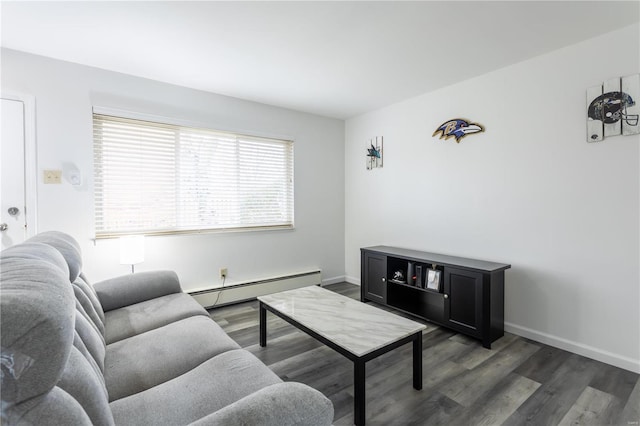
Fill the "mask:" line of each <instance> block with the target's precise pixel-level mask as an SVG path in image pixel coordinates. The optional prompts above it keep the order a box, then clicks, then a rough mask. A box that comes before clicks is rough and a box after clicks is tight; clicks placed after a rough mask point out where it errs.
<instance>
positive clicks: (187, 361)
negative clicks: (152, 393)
mask: <svg viewBox="0 0 640 426" xmlns="http://www.w3.org/2000/svg"><path fill="white" fill-rule="evenodd" d="M234 349H240V346H239V345H238V344H237V343H236V342H234V341H233V339H231V338H230V337H229V336H227V334H226V333H225V332H224V331H223V330H222V328H221V327H220V326H219V325H218V324H216V323H215V322H213V321H211V319H210V318H207V317H204V316H201V315H198V316H195V317H190V318H186V319H183V320H180V321H177V322H174V323H171V324H168V325H166V326H164V327H160V328H156V329H154V330H151V331H148V332H146V333H142V334H138V335H136V336H132V337H130V338H128V339H123V340H120V341H118V342H115V343H112V344H110V345H108V346H107V354H106V357H105V381H106V384H107V390H108V392H109V400H110V401H114V400H116V399H120V398H124V397H126V396H129V395H133V394H134V393H138V392H142V391H144V390H147V389H149V388H151V387H153V386H156V385H159V384H160V383H164V382H166V381H168V380H171V379H173V378H175V377H178V376H180V375H182V374H184V373H186V372H188V371H189V370H191V369H193V368H195V367H197V366H198V365H200V364H202V363H203V362H205V361H206V360H208V359H209V358H212V357H214V356H216V355H219V354H221V353H223V352H226V351H229V350H234Z"/></svg>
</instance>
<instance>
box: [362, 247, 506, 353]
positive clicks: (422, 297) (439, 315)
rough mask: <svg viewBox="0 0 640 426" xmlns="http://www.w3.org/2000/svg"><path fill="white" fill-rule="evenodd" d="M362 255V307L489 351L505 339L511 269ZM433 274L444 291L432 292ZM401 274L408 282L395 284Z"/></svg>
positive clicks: (406, 253) (390, 251) (433, 256)
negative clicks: (398, 315)
mask: <svg viewBox="0 0 640 426" xmlns="http://www.w3.org/2000/svg"><path fill="white" fill-rule="evenodd" d="M360 252H361V260H362V262H361V287H360V300H361V301H362V302H366V301H371V302H376V303H380V304H383V305H386V306H389V307H392V308H394V309H398V310H400V311H403V312H406V313H409V314H411V315H415V316H417V317H420V318H422V319H425V320H428V321H431V322H434V323H436V324H439V325H442V326H444V327H448V328H451V329H453V330H455V331H457V332H460V333H463V334H466V335H469V336H472V337H475V338H477V339H479V340H481V341H482V345H483V346H484V347H486V348H489V349H491V343H492V342H494V341H495V340H496V339H498V338H500V337H502V336H503V335H504V271H505V270H506V269H509V268H510V267H511V265H507V264H503V263H495V262H486V261H482V260H476V259H468V258H463V257H456V256H448V255H442V254H437V253H427V252H422V251H417V250H408V249H402V248H398V247H388V246H375V247H366V248H362V249H360ZM434 269H435V270H436V271H439V275H440V285H439V288H437V289H428V288H426V287H427V286H426V276H427V274H428V271H429V270H434ZM397 273H401V274H402V275H403V276H404V277H405V279H406V280H407V281H405V282H401V281H400V280H397V279H394V276H397ZM414 277H416V278H415V280H414ZM416 281H417V282H416Z"/></svg>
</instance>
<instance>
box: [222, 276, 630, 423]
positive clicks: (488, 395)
mask: <svg viewBox="0 0 640 426" xmlns="http://www.w3.org/2000/svg"><path fill="white" fill-rule="evenodd" d="M325 288H327V289H329V290H333V291H335V292H337V293H341V294H344V295H346V296H349V297H352V298H354V299H358V298H359V294H360V287H358V286H355V285H353V284H348V283H339V284H332V285H329V286H326V287H325ZM376 306H378V307H380V306H379V305H376ZM210 313H211V316H212V318H213V319H214V320H215V321H216V322H218V324H220V325H221V326H222V327H223V328H224V329H225V331H226V332H227V333H228V334H229V335H230V336H231V337H232V338H233V339H234V340H235V341H236V342H238V344H240V346H242V347H243V348H245V349H247V350H249V351H250V352H252V353H253V354H254V355H256V356H257V357H258V358H259V359H261V360H262V361H263V362H264V363H265V364H267V365H268V366H269V367H270V368H271V369H272V370H273V371H274V372H275V373H276V374H277V375H278V376H280V377H281V378H282V379H283V380H285V381H297V382H302V383H306V384H307V385H309V386H311V387H313V388H315V389H318V390H319V391H321V392H322V393H323V394H325V395H326V396H327V397H328V398H329V399H331V401H332V402H333V405H334V408H335V418H334V424H335V425H352V424H353V364H352V362H351V361H349V360H347V359H346V358H344V357H343V356H342V355H340V354H338V353H337V352H335V351H333V350H332V349H330V348H328V347H326V346H324V345H323V344H321V343H320V342H318V341H316V340H315V339H313V338H312V337H309V336H308V335H306V334H305V333H303V332H301V331H300V330H298V329H296V328H295V327H293V326H291V325H289V324H288V323H286V322H285V321H283V320H281V319H280V318H278V317H276V316H275V315H273V314H271V313H267V321H268V325H267V333H268V334H267V346H266V347H265V348H261V347H260V345H259V344H258V338H259V330H258V319H259V318H258V302H257V301H250V302H244V303H239V304H236V305H229V306H222V307H218V308H215V309H212V310H210ZM412 319H414V320H415V318H412ZM424 324H426V325H427V330H426V331H425V332H424V333H423V385H424V386H423V389H422V390H421V391H417V390H415V389H413V387H412V382H411V377H412V376H411V374H412V369H411V359H412V356H411V354H412V353H411V348H412V345H411V344H407V345H405V346H403V347H401V348H398V349H396V350H394V351H391V352H389V353H387V354H385V355H382V356H380V357H379V358H377V359H374V360H372V361H369V362H368V363H367V379H366V398H367V413H366V421H367V424H368V425H510V426H511V425H536V426H537V425H621V426H629V425H638V424H639V422H640V380H639V376H638V374H635V373H632V372H630V371H627V370H623V369H620V368H616V367H613V366H610V365H608V364H604V363H601V362H598V361H594V360H592V359H589V358H585V357H582V356H579V355H576V354H573V353H571V352H567V351H563V350H561V349H557V348H553V347H551V346H547V345H544V344H542V343H538V342H534V341H532V340H528V339H525V338H522V337H519V336H516V335H513V334H509V333H507V334H505V336H504V337H502V338H501V339H499V340H497V341H496V342H494V343H493V345H492V349H491V350H488V349H485V348H483V347H482V345H481V344H480V343H479V342H478V341H476V340H474V339H470V338H467V337H465V336H462V335H459V334H457V333H455V332H453V331H450V330H447V329H445V328H441V327H438V326H436V325H434V324H431V323H429V322H424Z"/></svg>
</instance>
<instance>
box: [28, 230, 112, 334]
mask: <svg viewBox="0 0 640 426" xmlns="http://www.w3.org/2000/svg"><path fill="white" fill-rule="evenodd" d="M27 242H36V243H42V244H47V245H49V246H51V247H53V248H55V249H56V250H58V251H59V252H60V254H61V255H62V257H63V258H64V260H65V261H66V263H67V266H68V268H69V282H71V283H72V284H73V286H74V291H75V293H76V299H78V301H79V302H80V304H81V305H82V307H83V308H84V313H85V315H87V316H88V317H89V318H90V320H91V322H93V324H94V325H95V326H96V329H97V330H98V331H99V332H100V334H102V337H103V338H104V311H103V309H102V306H101V305H100V302H99V301H98V296H97V294H96V292H95V290H94V289H93V286H92V285H91V284H89V282H88V281H87V279H86V277H85V276H84V274H83V273H82V251H81V250H80V244H78V242H77V241H76V240H75V239H74V238H73V237H71V236H70V235H68V234H65V233H63V232H59V231H47V232H42V233H40V234H38V235H36V236H34V237H31V238H29V239H28V240H27Z"/></svg>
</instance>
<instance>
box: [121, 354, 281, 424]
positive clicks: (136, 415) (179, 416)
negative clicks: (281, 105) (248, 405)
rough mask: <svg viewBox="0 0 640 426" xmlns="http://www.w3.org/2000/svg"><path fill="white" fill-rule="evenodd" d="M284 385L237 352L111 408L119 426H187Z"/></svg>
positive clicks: (272, 374) (256, 361) (273, 374)
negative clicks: (278, 385) (257, 394)
mask: <svg viewBox="0 0 640 426" xmlns="http://www.w3.org/2000/svg"><path fill="white" fill-rule="evenodd" d="M281 382H282V381H281V380H280V379H279V378H278V376H276V375H275V373H273V372H272V371H271V370H270V369H269V368H268V367H267V366H265V365H264V364H263V363H262V362H260V361H259V360H258V359H257V358H256V357H255V356H254V355H253V354H251V353H250V352H248V351H245V350H243V349H237V350H232V351H228V352H224V353H222V354H220V355H218V356H216V357H214V358H211V359H209V360H208V361H206V362H204V363H202V364H201V365H199V366H198V367H196V368H194V369H193V370H191V371H189V372H187V373H185V374H183V375H182V376H179V377H176V378H175V379H173V380H170V381H168V382H165V383H162V384H160V385H158V386H155V387H153V388H151V389H148V390H146V391H144V392H140V393H137V394H134V395H131V396H128V397H126V398H122V399H118V400H116V401H113V402H112V403H111V404H110V406H111V409H112V411H113V417H114V420H115V423H116V424H117V425H139V426H143V425H149V426H156V425H161V424H165V425H186V424H189V423H191V422H194V421H196V420H198V419H201V418H203V417H205V416H207V415H209V414H211V413H213V412H215V411H217V410H219V409H221V408H223V407H226V406H227V405H230V404H232V403H234V402H235V401H238V400H240V399H242V398H244V397H245V396H248V395H250V394H252V393H254V392H256V391H258V390H260V389H262V388H264V387H267V386H269V385H273V384H276V383H281Z"/></svg>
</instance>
